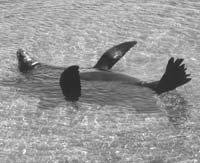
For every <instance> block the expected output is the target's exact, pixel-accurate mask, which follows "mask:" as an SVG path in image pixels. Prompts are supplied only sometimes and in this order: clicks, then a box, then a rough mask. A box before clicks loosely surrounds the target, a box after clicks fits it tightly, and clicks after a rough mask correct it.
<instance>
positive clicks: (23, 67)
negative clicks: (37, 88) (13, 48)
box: [17, 49, 39, 73]
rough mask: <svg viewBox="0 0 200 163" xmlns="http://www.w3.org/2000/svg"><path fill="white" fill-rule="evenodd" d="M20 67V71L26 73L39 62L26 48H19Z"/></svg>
mask: <svg viewBox="0 0 200 163" xmlns="http://www.w3.org/2000/svg"><path fill="white" fill-rule="evenodd" d="M17 59H18V68H19V70H20V72H23V73H26V72H28V71H30V70H32V69H33V68H34V67H35V66H36V65H38V64H39V62H37V61H34V60H33V59H32V58H31V57H30V56H29V54H28V52H26V51H25V50H24V49H18V50H17Z"/></svg>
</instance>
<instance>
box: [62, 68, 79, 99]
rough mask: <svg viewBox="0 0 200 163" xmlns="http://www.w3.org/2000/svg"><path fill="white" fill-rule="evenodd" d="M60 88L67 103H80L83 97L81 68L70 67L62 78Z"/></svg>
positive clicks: (63, 73)
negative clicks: (80, 98) (79, 100)
mask: <svg viewBox="0 0 200 163" xmlns="http://www.w3.org/2000/svg"><path fill="white" fill-rule="evenodd" d="M60 87H61V89H62V92H63V95H64V96H65V99H66V100H67V101H72V102H74V101H78V99H79V97H80V96H81V83H80V76H79V67H78V66H70V67H68V68H67V69H65V70H64V71H63V72H62V74H61V76H60Z"/></svg>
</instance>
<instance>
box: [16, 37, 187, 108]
mask: <svg viewBox="0 0 200 163" xmlns="http://www.w3.org/2000/svg"><path fill="white" fill-rule="evenodd" d="M136 43H137V42H136V41H129V42H124V43H121V44H119V45H116V46H114V47H112V48H110V49H109V50H107V51H106V52H105V53H104V54H103V55H102V57H101V58H100V60H99V61H98V62H97V64H96V65H95V66H94V67H93V68H80V69H79V67H78V66H70V67H68V68H64V67H56V66H50V65H45V64H43V63H39V62H37V61H34V60H33V59H31V57H30V56H29V55H28V53H26V52H25V51H24V50H22V49H19V50H18V51H17V58H18V64H19V70H20V72H22V74H24V76H25V77H26V78H28V80H26V83H24V84H21V86H22V85H23V86H22V88H23V89H24V90H26V89H28V90H29V91H30V92H32V93H33V95H35V94H37V95H39V96H40V102H39V106H41V108H42V107H43V106H44V105H48V103H51V105H52V106H54V107H55V106H57V105H58V104H59V102H61V101H62V99H63V98H62V94H63V95H64V96H65V99H66V100H67V101H77V100H79V98H80V97H81V98H80V101H83V102H86V103H97V104H100V105H104V104H108V105H112V104H114V105H121V104H122V103H123V104H124V103H129V104H131V106H132V107H133V108H136V110H139V111H141V112H146V111H147V110H148V111H149V112H151V111H155V110H157V111H158V109H157V108H156V99H155V98H154V97H153V96H154V94H155V93H157V94H161V93H163V92H166V91H170V90H173V89H175V88H176V87H178V86H181V85H183V84H185V83H187V82H189V81H190V80H191V78H188V76H189V74H186V72H185V71H186V68H185V67H184V64H182V62H183V59H176V60H174V58H171V59H170V60H169V61H168V64H167V68H166V71H165V73H164V75H163V76H162V77H161V79H160V80H159V81H155V82H143V81H140V80H139V79H136V78H134V77H131V76H128V75H125V74H121V73H117V72H111V71H110V69H111V68H112V67H113V66H114V64H115V63H116V62H117V61H119V60H120V58H122V57H123V56H124V55H125V54H126V52H127V51H128V50H129V49H130V48H131V47H133V46H134V45H135V44H136ZM26 58H29V59H28V61H27V59H26ZM24 65H25V66H24ZM79 70H80V72H79ZM59 78H60V80H59ZM59 85H60V87H61V89H60V88H59ZM149 88H150V89H149ZM27 92H28V91H27ZM113 102H114V103H113ZM118 103H120V104H118Z"/></svg>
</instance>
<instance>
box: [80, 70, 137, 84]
mask: <svg viewBox="0 0 200 163" xmlns="http://www.w3.org/2000/svg"><path fill="white" fill-rule="evenodd" d="M80 78H81V80H86V81H113V82H115V81H117V82H119V81H120V82H122V83H127V84H139V83H140V80H138V79H136V78H134V77H131V76H128V75H125V74H121V73H115V72H109V71H98V70H94V71H90V72H81V73H80Z"/></svg>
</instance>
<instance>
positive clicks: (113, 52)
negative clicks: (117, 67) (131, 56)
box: [94, 41, 137, 70]
mask: <svg viewBox="0 0 200 163" xmlns="http://www.w3.org/2000/svg"><path fill="white" fill-rule="evenodd" d="M136 44H137V42H136V41H128V42H123V43H121V44H119V45H116V46H114V47H112V48H110V49H108V50H107V51H106V52H105V53H104V54H103V55H102V57H101V58H100V59H99V61H98V62H97V64H96V65H95V66H94V68H97V69H100V70H109V69H111V68H112V67H113V65H114V64H115V63H116V62H117V61H119V60H120V59H121V58H122V57H123V56H124V55H125V54H126V52H127V51H129V49H130V48H132V47H133V46H134V45H136Z"/></svg>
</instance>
